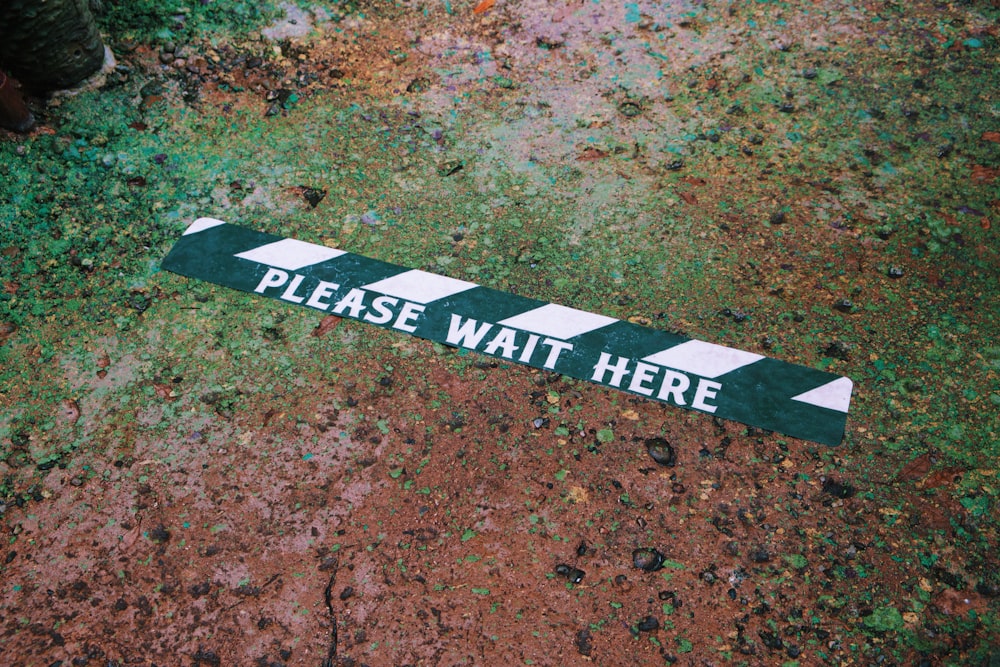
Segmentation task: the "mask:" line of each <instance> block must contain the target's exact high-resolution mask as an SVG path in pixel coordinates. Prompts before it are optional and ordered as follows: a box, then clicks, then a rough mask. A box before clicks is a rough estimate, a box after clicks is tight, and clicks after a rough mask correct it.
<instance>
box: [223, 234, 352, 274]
mask: <svg viewBox="0 0 1000 667" xmlns="http://www.w3.org/2000/svg"><path fill="white" fill-rule="evenodd" d="M344 254H346V251H345V250H337V249H336V248H327V247H326V246H322V245H316V244H315V243H306V242H305V241H296V240H295V239H282V240H280V241H275V242H274V243H268V244H267V245H262V246H260V247H258V248H254V249H253V250H247V251H246V252H241V253H239V254H237V255H236V256H237V257H239V258H241V259H249V260H250V261H252V262H258V263H260V264H267V265H268V266H276V267H278V268H279V269H286V270H288V271H298V270H299V269H301V268H303V267H306V266H312V265H313V264H319V263H320V262H325V261H326V260H328V259H333V258H334V257H340V256H341V255H344Z"/></svg>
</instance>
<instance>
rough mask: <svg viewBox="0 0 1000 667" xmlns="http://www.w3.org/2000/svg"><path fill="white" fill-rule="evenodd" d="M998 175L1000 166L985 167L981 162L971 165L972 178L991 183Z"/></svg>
mask: <svg viewBox="0 0 1000 667" xmlns="http://www.w3.org/2000/svg"><path fill="white" fill-rule="evenodd" d="M998 175H1000V168H998V167H987V166H984V165H981V164H974V165H972V175H971V177H972V180H974V181H985V182H987V183H992V182H993V181H994V180H996V177H997V176H998Z"/></svg>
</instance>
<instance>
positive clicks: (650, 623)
mask: <svg viewBox="0 0 1000 667" xmlns="http://www.w3.org/2000/svg"><path fill="white" fill-rule="evenodd" d="M635 628H636V630H638V631H639V632H653V631H655V630H659V629H660V622H659V621H658V620H656V617H655V616H647V617H646V618H644V619H642V620H641V621H639V624H638V625H636V626H635Z"/></svg>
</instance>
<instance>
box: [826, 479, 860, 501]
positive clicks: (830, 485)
mask: <svg viewBox="0 0 1000 667" xmlns="http://www.w3.org/2000/svg"><path fill="white" fill-rule="evenodd" d="M823 493H828V494H830V495H831V496H834V497H836V498H850V497H851V496H853V495H854V494H855V493H856V491H855V489H854V487H853V486H851V485H850V484H841V483H840V482H838V481H836V480H833V479H830V478H827V479H824V480H823Z"/></svg>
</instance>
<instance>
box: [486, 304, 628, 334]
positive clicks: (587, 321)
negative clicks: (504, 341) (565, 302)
mask: <svg viewBox="0 0 1000 667" xmlns="http://www.w3.org/2000/svg"><path fill="white" fill-rule="evenodd" d="M617 321H618V320H616V319H615V318H613V317H607V316H605V315H598V314H596V313H588V312H587V311H585V310H577V309H576V308H570V307H568V306H560V305H559V304H557V303H550V304H547V305H544V306H541V307H540V308H534V309H532V310H529V311H527V312H524V313H521V314H520V315H514V316H512V317H508V318H507V319H505V320H501V321H500V322H498V323H497V324H500V325H501V326H505V327H513V328H515V329H520V330H522V331H530V332H532V333H536V334H541V335H543V336H551V337H552V338H559V339H562V340H567V339H569V338H573V337H574V336H579V335H581V334H585V333H587V332H588V331H593V330H594V329H600V328H601V327H606V326H608V325H609V324H614V323H615V322H617Z"/></svg>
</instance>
